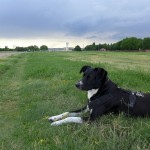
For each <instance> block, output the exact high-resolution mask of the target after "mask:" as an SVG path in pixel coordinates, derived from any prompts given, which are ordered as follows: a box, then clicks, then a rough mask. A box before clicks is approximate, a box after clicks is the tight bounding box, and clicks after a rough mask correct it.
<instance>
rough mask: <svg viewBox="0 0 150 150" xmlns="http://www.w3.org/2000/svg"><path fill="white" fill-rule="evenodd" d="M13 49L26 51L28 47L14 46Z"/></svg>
mask: <svg viewBox="0 0 150 150" xmlns="http://www.w3.org/2000/svg"><path fill="white" fill-rule="evenodd" d="M15 50H16V51H21V52H23V51H28V48H27V47H16V48H15Z"/></svg>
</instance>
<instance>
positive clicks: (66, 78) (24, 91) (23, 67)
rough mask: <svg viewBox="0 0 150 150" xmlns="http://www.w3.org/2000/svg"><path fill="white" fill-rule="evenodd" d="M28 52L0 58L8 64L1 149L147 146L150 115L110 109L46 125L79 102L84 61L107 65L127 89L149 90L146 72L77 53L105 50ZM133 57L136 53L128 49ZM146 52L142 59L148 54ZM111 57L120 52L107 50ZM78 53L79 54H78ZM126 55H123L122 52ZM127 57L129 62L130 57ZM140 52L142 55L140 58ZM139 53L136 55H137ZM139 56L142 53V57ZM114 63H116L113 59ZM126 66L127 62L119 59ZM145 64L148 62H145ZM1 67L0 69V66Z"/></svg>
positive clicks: (1, 102) (0, 86) (0, 108)
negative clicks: (89, 119)
mask: <svg viewBox="0 0 150 150" xmlns="http://www.w3.org/2000/svg"><path fill="white" fill-rule="evenodd" d="M92 54H93V55H91V53H90V52H88V53H71V52H70V53H60V52H58V53H55V52H52V53H27V54H21V55H18V56H13V57H9V58H8V59H7V60H5V61H2V64H3V65H4V67H5V66H6V67H7V65H8V64H9V68H7V69H5V70H3V73H1V74H0V78H1V80H0V95H1V98H0V113H1V114H0V123H1V124H0V127H1V130H0V140H1V142H0V143H1V145H0V147H1V149H2V150H9V149H11V150H12V149H15V150H20V149H22V150H24V149H39V150H41V149H45V150H54V149H55V150H57V149H58V150H61V149H62V150H70V149H73V150H76V149H77V150H80V149H81V150H96V149H98V150H101V149H104V150H117V149H118V150H129V149H131V150H137V149H138V150H146V149H147V150H148V149H150V142H149V141H150V119H149V118H127V117H125V116H124V115H123V114H120V115H117V116H115V115H113V114H109V115H106V116H102V117H101V118H98V119H97V120H96V121H95V122H94V123H92V124H87V123H85V124H82V125H77V124H67V125H62V126H58V127H52V126H50V123H49V122H48V120H47V118H48V116H52V115H56V114H59V113H62V112H65V111H69V110H73V109H76V108H79V107H82V106H83V105H84V104H86V102H87V96H86V93H84V92H81V91H79V90H78V89H76V88H75V86H74V84H75V83H76V81H78V80H79V79H80V78H81V75H80V74H79V70H80V68H81V67H82V66H83V65H92V66H95V67H96V66H100V67H104V68H105V69H107V71H108V74H109V77H110V78H111V79H112V80H113V81H114V82H115V83H117V84H118V85H119V86H121V87H124V88H126V89H132V90H142V91H143V92H148V91H150V87H149V85H150V78H149V76H150V72H149V70H145V68H143V70H142V68H141V69H140V70H138V69H137V68H138V66H137V67H135V68H134V67H131V68H129V67H130V65H129V64H128V65H129V67H125V68H124V69H123V68H120V67H117V66H116V65H117V63H116V65H114V64H111V63H110V64H109V63H106V62H101V63H100V62H97V63H95V61H94V62H92V60H90V61H88V60H86V61H85V60H84V61H82V58H83V59H84V58H86V57H87V58H90V56H92V57H93V59H94V56H96V58H97V56H98V57H99V59H101V58H104V56H103V55H105V59H106V58H107V57H108V58H109V61H110V59H111V58H110V53H101V54H100V53H96V52H92ZM130 54H131V55H132V56H133V57H134V61H135V60H136V54H135V53H130ZM146 54H147V53H141V55H145V57H146V59H147V56H148V57H149V54H148V55H146ZM111 55H112V57H113V58H116V57H117V56H116V55H121V56H122V58H123V57H124V55H122V53H117V54H116V53H111ZM79 57H80V59H79ZM125 57H127V56H125ZM133 57H131V56H130V57H129V61H130V62H131V64H132V61H133V60H132V58H133ZM145 57H144V59H145ZM139 58H140V57H138V59H139ZM141 61H144V60H143V57H141ZM0 64H1V62H0ZM118 65H119V64H118ZM124 65H126V63H125V64H124ZM145 65H147V66H149V65H150V61H149V62H147V63H146V64H145ZM1 70H2V69H1V68H0V71H1Z"/></svg>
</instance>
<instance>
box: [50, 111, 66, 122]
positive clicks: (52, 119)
mask: <svg viewBox="0 0 150 150" xmlns="http://www.w3.org/2000/svg"><path fill="white" fill-rule="evenodd" d="M68 114H69V113H68V112H65V113H63V114H60V115H57V116H52V117H49V118H48V120H49V121H50V122H55V121H58V120H61V119H64V118H66V117H68Z"/></svg>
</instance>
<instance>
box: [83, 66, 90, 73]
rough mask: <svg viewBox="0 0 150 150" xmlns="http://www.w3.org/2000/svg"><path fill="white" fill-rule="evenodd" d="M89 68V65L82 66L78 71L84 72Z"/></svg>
mask: <svg viewBox="0 0 150 150" xmlns="http://www.w3.org/2000/svg"><path fill="white" fill-rule="evenodd" d="M89 68H91V66H83V67H82V68H81V70H80V73H82V72H83V73H84V72H85V71H86V70H87V69H89Z"/></svg>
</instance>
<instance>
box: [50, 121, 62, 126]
mask: <svg viewBox="0 0 150 150" xmlns="http://www.w3.org/2000/svg"><path fill="white" fill-rule="evenodd" d="M59 125H61V123H60V121H56V122H53V123H51V126H59Z"/></svg>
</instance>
